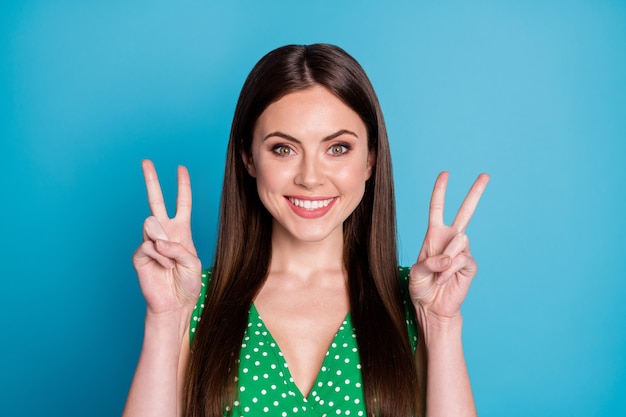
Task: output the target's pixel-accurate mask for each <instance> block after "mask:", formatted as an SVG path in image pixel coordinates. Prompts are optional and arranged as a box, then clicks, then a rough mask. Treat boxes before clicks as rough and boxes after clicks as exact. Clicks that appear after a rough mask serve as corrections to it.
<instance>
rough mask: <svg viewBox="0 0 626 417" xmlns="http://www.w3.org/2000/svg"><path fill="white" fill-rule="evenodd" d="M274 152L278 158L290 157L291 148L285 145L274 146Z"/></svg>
mask: <svg viewBox="0 0 626 417" xmlns="http://www.w3.org/2000/svg"><path fill="white" fill-rule="evenodd" d="M274 152H276V153H277V154H278V155H279V156H289V155H291V148H290V147H289V146H287V145H276V146H275V147H274Z"/></svg>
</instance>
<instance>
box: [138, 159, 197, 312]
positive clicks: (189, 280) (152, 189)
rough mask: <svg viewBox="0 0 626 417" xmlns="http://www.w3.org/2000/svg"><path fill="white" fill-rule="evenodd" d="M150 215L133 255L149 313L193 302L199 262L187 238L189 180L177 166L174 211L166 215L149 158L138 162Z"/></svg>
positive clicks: (168, 310)
mask: <svg viewBox="0 0 626 417" xmlns="http://www.w3.org/2000/svg"><path fill="white" fill-rule="evenodd" d="M142 168H143V174H144V178H145V181H146V190H147V192H148V204H149V206H150V212H151V213H152V216H150V217H148V218H147V219H146V220H145V222H144V225H143V243H142V244H141V246H140V247H139V248H138V249H137V251H136V252H135V254H134V255H133V265H134V266H135V269H136V270H137V275H138V277H139V284H140V286H141V292H142V293H143V295H144V298H145V299H146V305H147V309H148V312H149V313H151V314H163V313H169V312H173V311H176V310H179V309H181V308H183V309H189V308H193V306H194V305H195V303H196V301H197V299H198V294H200V275H201V269H202V265H201V262H200V259H198V255H197V252H196V248H195V247H194V244H193V241H192V238H191V182H190V180H189V172H188V171H187V169H186V168H185V167H183V166H179V167H178V197H177V200H176V215H175V216H174V217H173V218H169V216H168V215H167V210H166V208H165V202H164V200H163V193H162V192H161V185H160V184H159V179H158V177H157V174H156V171H155V169H154V165H153V164H152V162H151V161H148V160H146V161H143V162H142Z"/></svg>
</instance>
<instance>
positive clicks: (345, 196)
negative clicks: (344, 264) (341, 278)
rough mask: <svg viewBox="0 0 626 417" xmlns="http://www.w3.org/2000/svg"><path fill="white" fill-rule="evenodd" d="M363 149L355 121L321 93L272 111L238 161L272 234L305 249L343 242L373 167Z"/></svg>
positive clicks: (301, 95)
mask: <svg viewBox="0 0 626 417" xmlns="http://www.w3.org/2000/svg"><path fill="white" fill-rule="evenodd" d="M367 142H368V138H367V129H366V127H365V124H364V123H363V121H362V120H361V118H360V117H359V116H358V115H357V114H356V113H355V112H354V110H352V109H351V108H350V107H348V106H346V105H345V104H344V103H343V102H342V101H341V100H339V99H338V98H337V97H336V96H335V95H333V94H332V93H331V92H329V91H328V90H327V89H326V88H324V87H321V86H315V87H312V88H309V89H306V90H302V91H298V92H295V93H290V94H288V95H286V96H284V97H282V98H281V99H280V100H278V101H276V102H274V103H272V104H270V105H269V106H268V107H267V108H266V109H265V111H264V112H263V113H261V116H259V118H258V120H257V122H256V125H255V128H254V132H253V139H252V147H251V156H250V155H244V156H243V158H244V163H245V165H246V168H247V170H248V172H249V173H250V175H252V176H253V177H255V178H256V182H257V190H258V193H259V197H260V199H261V201H262V202H263V205H264V206H265V207H266V208H267V210H268V211H269V212H270V213H271V215H272V216H273V218H274V233H281V234H282V233H286V235H287V236H288V237H290V238H293V239H296V240H298V241H304V242H317V241H322V240H324V239H327V238H329V237H335V238H338V237H342V236H343V232H342V231H343V222H344V220H346V218H347V217H348V216H349V215H350V214H351V213H352V212H353V211H354V209H355V208H356V207H357V205H358V204H359V202H360V201H361V198H362V197H363V193H364V190H365V181H366V180H367V179H368V178H369V177H370V175H371V173H372V166H373V164H374V162H375V161H374V160H375V155H374V154H373V153H371V152H369V150H368V143H367Z"/></svg>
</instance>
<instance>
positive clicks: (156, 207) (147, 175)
mask: <svg viewBox="0 0 626 417" xmlns="http://www.w3.org/2000/svg"><path fill="white" fill-rule="evenodd" d="M141 167H142V169H143V177H144V179H145V181H146V191H148V205H149V206H150V212H151V213H152V215H153V216H155V217H156V218H157V219H159V220H164V219H167V218H168V217H167V210H166V208H165V202H164V201H163V192H162V191H161V184H159V178H158V177H157V173H156V170H155V169H154V164H153V163H152V161H150V160H147V159H146V160H143V161H141Z"/></svg>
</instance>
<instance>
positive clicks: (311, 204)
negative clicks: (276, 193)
mask: <svg viewBox="0 0 626 417" xmlns="http://www.w3.org/2000/svg"><path fill="white" fill-rule="evenodd" d="M334 199H335V198H334V197H333V198H328V199H326V200H301V199H299V198H293V197H289V201H290V202H291V204H293V205H294V206H296V207H300V208H303V209H305V210H317V209H320V208H324V207H328V205H329V204H330V203H332V202H333V200H334Z"/></svg>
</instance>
